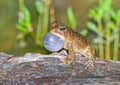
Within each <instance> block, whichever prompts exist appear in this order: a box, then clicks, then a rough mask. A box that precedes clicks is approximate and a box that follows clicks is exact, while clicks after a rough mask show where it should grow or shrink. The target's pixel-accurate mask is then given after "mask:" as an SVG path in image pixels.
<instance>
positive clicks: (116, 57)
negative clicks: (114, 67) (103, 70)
mask: <svg viewBox="0 0 120 85" xmlns="http://www.w3.org/2000/svg"><path fill="white" fill-rule="evenodd" d="M119 27H120V20H118V21H117V26H116V29H118V32H117V34H116V35H117V37H116V39H115V40H114V48H113V52H114V53H113V54H114V55H113V60H115V61H117V60H118V57H119V56H118V54H119V52H118V51H119V42H120V34H119V32H120V28H119Z"/></svg>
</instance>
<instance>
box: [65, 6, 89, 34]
mask: <svg viewBox="0 0 120 85" xmlns="http://www.w3.org/2000/svg"><path fill="white" fill-rule="evenodd" d="M67 20H68V23H69V26H70V27H71V28H72V29H73V30H74V31H75V30H76V27H77V20H76V18H75V16H74V13H73V10H72V7H68V9H67ZM80 33H81V34H82V35H84V36H86V35H87V34H88V30H87V29H83V30H82V31H80Z"/></svg>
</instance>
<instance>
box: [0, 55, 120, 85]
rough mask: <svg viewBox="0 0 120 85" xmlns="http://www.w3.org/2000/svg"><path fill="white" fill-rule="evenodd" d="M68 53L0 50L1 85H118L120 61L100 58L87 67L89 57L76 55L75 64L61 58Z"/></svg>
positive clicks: (119, 82)
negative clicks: (17, 53)
mask: <svg viewBox="0 0 120 85" xmlns="http://www.w3.org/2000/svg"><path fill="white" fill-rule="evenodd" d="M65 58H66V55H61V54H58V53H56V54H55V53H53V54H50V55H44V54H39V53H27V54H25V55H24V56H14V55H9V54H5V53H0V85H82V84H85V85H97V84H98V85H101V84H104V85H118V84H120V61H108V60H100V59H99V58H97V59H96V61H95V64H94V69H91V67H89V68H87V69H85V67H86V64H85V63H86V62H87V61H88V59H87V58H85V57H83V56H82V55H80V54H76V57H75V60H74V61H73V63H72V64H69V65H65V64H63V63H62V62H61V61H62V60H63V59H65Z"/></svg>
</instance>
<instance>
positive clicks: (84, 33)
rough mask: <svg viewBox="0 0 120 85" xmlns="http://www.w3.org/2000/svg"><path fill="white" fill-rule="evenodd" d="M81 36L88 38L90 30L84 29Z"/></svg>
mask: <svg viewBox="0 0 120 85" xmlns="http://www.w3.org/2000/svg"><path fill="white" fill-rule="evenodd" d="M80 34H82V35H84V36H86V35H87V34H88V30H87V29H83V30H82V31H80Z"/></svg>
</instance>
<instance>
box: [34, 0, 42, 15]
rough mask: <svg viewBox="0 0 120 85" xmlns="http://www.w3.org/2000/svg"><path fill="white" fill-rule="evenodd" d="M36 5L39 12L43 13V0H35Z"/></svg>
mask: <svg viewBox="0 0 120 85" xmlns="http://www.w3.org/2000/svg"><path fill="white" fill-rule="evenodd" d="M35 7H36V10H37V11H38V12H39V13H43V12H44V3H43V0H35Z"/></svg>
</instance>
